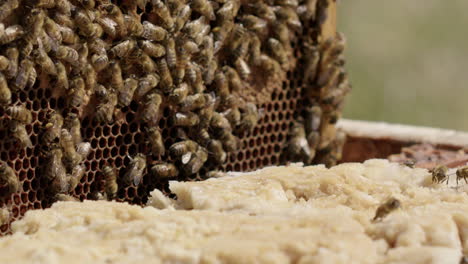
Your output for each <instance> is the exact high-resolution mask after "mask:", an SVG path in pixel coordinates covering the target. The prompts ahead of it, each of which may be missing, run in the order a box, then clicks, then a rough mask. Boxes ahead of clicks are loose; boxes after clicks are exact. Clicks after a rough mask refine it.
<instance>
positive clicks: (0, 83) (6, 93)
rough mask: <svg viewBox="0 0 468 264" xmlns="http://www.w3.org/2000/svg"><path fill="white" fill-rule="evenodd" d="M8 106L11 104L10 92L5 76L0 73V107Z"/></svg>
mask: <svg viewBox="0 0 468 264" xmlns="http://www.w3.org/2000/svg"><path fill="white" fill-rule="evenodd" d="M9 104H11V91H10V88H9V87H8V83H7V80H6V78H5V75H3V73H1V72H0V105H2V106H6V105H9Z"/></svg>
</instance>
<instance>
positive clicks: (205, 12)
mask: <svg viewBox="0 0 468 264" xmlns="http://www.w3.org/2000/svg"><path fill="white" fill-rule="evenodd" d="M191 7H192V8H193V10H195V11H196V12H198V13H200V14H201V15H202V16H205V17H206V18H208V19H209V20H215V18H216V17H215V14H214V11H213V6H212V5H211V3H210V1H208V0H194V1H192V3H191Z"/></svg>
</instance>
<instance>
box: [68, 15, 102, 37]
mask: <svg viewBox="0 0 468 264" xmlns="http://www.w3.org/2000/svg"><path fill="white" fill-rule="evenodd" d="M88 14H90V13H87V12H86V11H85V10H83V9H79V8H75V9H72V17H73V19H74V20H75V23H76V26H78V28H79V29H80V33H81V34H82V35H83V36H86V37H97V35H98V34H97V33H99V32H98V30H97V28H96V25H98V24H93V22H92V19H91V18H90V17H89V16H88ZM98 22H99V21H98ZM101 29H103V28H101Z"/></svg>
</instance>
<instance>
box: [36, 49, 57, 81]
mask: <svg viewBox="0 0 468 264" xmlns="http://www.w3.org/2000/svg"><path fill="white" fill-rule="evenodd" d="M33 57H34V59H35V61H36V63H37V64H39V65H40V66H41V69H42V71H43V72H45V73H47V74H49V75H53V76H56V75H57V68H55V64H54V62H53V61H52V59H51V58H50V57H49V56H48V55H47V53H46V52H45V51H44V50H43V49H37V50H35V51H34V52H33Z"/></svg>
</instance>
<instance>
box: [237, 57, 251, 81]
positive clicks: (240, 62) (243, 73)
mask: <svg viewBox="0 0 468 264" xmlns="http://www.w3.org/2000/svg"><path fill="white" fill-rule="evenodd" d="M234 66H235V67H236V70H237V72H238V73H239V76H240V77H241V78H242V79H244V80H247V79H248V78H249V76H250V73H251V70H250V67H249V65H248V64H247V62H245V60H244V59H243V58H238V59H237V60H236V61H235V62H234Z"/></svg>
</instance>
